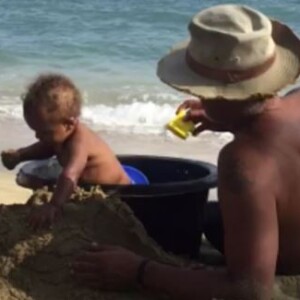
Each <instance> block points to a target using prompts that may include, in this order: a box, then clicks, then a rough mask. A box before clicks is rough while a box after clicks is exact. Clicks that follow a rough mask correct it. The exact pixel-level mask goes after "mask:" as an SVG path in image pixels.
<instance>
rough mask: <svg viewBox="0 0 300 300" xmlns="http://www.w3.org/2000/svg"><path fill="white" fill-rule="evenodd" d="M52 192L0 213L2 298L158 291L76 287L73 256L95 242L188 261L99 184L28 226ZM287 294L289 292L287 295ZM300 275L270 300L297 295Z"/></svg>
mask: <svg viewBox="0 0 300 300" xmlns="http://www.w3.org/2000/svg"><path fill="white" fill-rule="evenodd" d="M50 195H51V193H50V192H48V191H46V190H40V191H36V192H35V193H34V194H33V196H32V197H31V198H30V199H29V205H8V206H4V207H3V208H2V211H1V218H0V237H1V238H0V299H1V300H54V299H55V300H67V299H68V300H69V299H72V300H79V299H80V300H94V299H95V300H96V299H98V300H100V299H101V300H115V299H116V300H117V299H118V300H127V299H128V300H129V299H131V300H147V299H149V300H150V299H161V298H159V297H158V296H153V295H149V294H146V293H141V292H138V291H128V292H122V293H118V292H103V291H96V290H90V289H87V288H83V287H81V286H79V285H78V284H77V283H76V281H75V280H74V278H72V277H71V274H70V271H69V263H70V262H71V260H72V258H73V257H74V255H76V254H78V253H79V251H81V250H82V249H84V248H85V247H86V246H88V245H90V243H91V242H93V241H97V242H98V243H99V244H101V243H108V244H118V245H122V246H124V247H127V248H129V249H131V250H134V251H136V252H137V253H140V254H143V255H145V256H148V257H151V258H153V259H157V260H159V261H162V262H166V263H171V264H174V265H178V266H180V265H187V264H188V263H191V264H192V263H193V262H187V261H186V260H184V259H182V258H179V257H175V256H173V255H171V254H169V253H166V252H164V251H163V250H162V249H161V248H160V247H159V246H158V245H157V244H156V243H155V241H153V240H152V239H151V238H149V237H148V236H147V234H146V232H145V230H144V228H143V226H142V224H141V223H140V222H139V221H138V220H137V219H136V218H135V217H134V215H133V213H132V211H131V210H130V208H129V207H128V206H127V205H126V204H124V203H123V202H122V201H121V200H120V199H119V197H117V196H111V197H108V198H107V197H105V195H104V194H103V192H102V191H101V190H99V189H94V190H92V191H90V192H84V191H82V190H78V191H77V192H76V193H75V194H74V195H73V199H72V201H71V202H70V203H68V204H66V205H65V207H64V217H63V219H62V220H60V221H59V222H58V223H57V224H56V225H55V226H54V227H53V228H52V229H51V230H41V231H38V232H34V231H32V230H31V229H30V228H28V226H27V225H26V220H27V216H28V213H29V211H30V209H31V207H30V206H32V205H39V204H40V203H42V202H45V201H48V199H49V197H50ZM288 295H290V296H288ZM299 295H300V277H297V276H295V277H280V278H278V279H277V282H276V285H275V287H274V298H273V299H274V300H283V299H285V300H288V299H290V300H291V299H299Z"/></svg>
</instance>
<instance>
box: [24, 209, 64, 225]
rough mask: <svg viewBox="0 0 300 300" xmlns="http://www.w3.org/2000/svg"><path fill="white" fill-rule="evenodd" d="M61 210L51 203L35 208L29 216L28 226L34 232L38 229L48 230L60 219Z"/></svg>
mask: <svg viewBox="0 0 300 300" xmlns="http://www.w3.org/2000/svg"><path fill="white" fill-rule="evenodd" d="M60 215H61V208H60V207H58V206H56V205H53V204H51V203H46V204H44V205H42V206H40V207H38V208H35V209H34V210H33V211H32V212H31V213H30V216H29V220H28V223H29V226H30V227H31V228H33V229H34V230H36V229H39V228H49V227H51V226H52V225H53V223H54V222H55V221H56V220H57V219H58V218H59V217H60Z"/></svg>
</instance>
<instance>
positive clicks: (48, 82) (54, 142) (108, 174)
mask: <svg viewBox="0 0 300 300" xmlns="http://www.w3.org/2000/svg"><path fill="white" fill-rule="evenodd" d="M80 110H81V95H80V92H79V90H78V89H77V88H76V86H75V85H74V84H73V83H72V81H71V80H70V79H68V78H67V77H65V76H62V75H56V74H47V75H41V76H39V77H38V78H37V79H36V80H35V81H34V82H33V83H32V84H31V85H30V86H29V88H28V91H27V93H26V95H25V97H24V99H23V114H24V119H25V121H26V123H27V124H28V126H29V127H30V128H31V129H32V130H33V131H34V132H35V136H36V138H37V139H38V142H37V143H34V144H32V145H30V146H28V147H25V148H21V149H18V150H8V151H3V152H2V153H1V156H2V162H3V165H4V166H5V167H6V168H8V169H10V170H11V169H14V168H15V167H16V166H17V165H18V164H19V163H21V162H24V161H27V160H36V159H46V158H50V157H52V156H54V155H55V156H56V157H57V159H58V161H59V163H60V165H61V166H62V172H61V174H60V176H59V178H58V180H57V185H56V189H55V191H54V194H53V197H52V199H51V201H50V203H49V204H45V205H44V206H42V207H41V208H40V209H38V210H37V211H34V212H33V213H31V216H30V218H29V223H30V225H31V226H32V227H34V228H37V227H40V226H47V225H48V226H49V225H51V224H52V223H53V221H54V220H55V219H56V217H57V216H58V215H59V213H60V211H61V209H60V208H61V206H62V204H63V203H64V202H65V201H67V200H68V199H69V197H70V196H71V194H72V192H73V191H74V188H75V187H76V185H77V183H78V181H80V182H82V183H85V184H113V185H115V184H118V185H126V184H130V182H131V181H130V179H129V177H128V176H127V174H126V173H125V171H124V170H123V168H122V166H121V165H120V163H119V161H118V159H117V158H116V156H115V155H114V153H113V152H112V150H111V149H110V148H109V147H108V145H107V144H106V143H105V142H104V141H103V140H102V139H101V138H100V137H99V136H98V135H96V134H95V133H94V132H93V131H92V130H90V129H89V128H88V127H87V126H86V125H84V124H83V123H81V122H80V120H79V116H80Z"/></svg>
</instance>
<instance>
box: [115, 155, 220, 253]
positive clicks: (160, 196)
mask: <svg viewBox="0 0 300 300" xmlns="http://www.w3.org/2000/svg"><path fill="white" fill-rule="evenodd" d="M119 159H120V161H121V162H122V164H127V165H130V166H133V167H135V168H138V169H139V170H141V171H142V172H144V174H145V175H146V176H147V177H148V179H149V181H150V185H132V186H126V187H122V188H121V189H120V193H121V198H122V199H123V200H124V201H125V202H126V203H127V204H128V205H129V206H130V207H131V209H132V210H133V211H134V213H135V215H136V216H137V217H138V218H139V219H140V221H141V222H142V223H143V225H144V226H145V228H146V230H147V232H148V234H149V235H150V236H151V237H152V238H153V239H155V240H156V241H157V242H158V243H159V244H160V245H161V246H162V247H163V248H164V249H165V250H166V251H170V252H173V253H175V254H184V255H188V256H190V257H193V258H196V257H197V256H198V253H199V248H200V244H201V234H202V226H203V223H202V222H203V209H204V205H205V203H206V201H207V198H208V191H209V189H210V188H213V187H216V185H217V171H216V167H215V166H214V165H212V164H209V163H205V162H202V161H195V160H188V159H181V158H170V157H159V156H133V155H129V156H119Z"/></svg>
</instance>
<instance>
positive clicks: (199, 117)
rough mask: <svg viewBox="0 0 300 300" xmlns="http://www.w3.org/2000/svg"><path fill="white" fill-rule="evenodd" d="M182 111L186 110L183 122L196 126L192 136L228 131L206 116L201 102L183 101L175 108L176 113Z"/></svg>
mask: <svg viewBox="0 0 300 300" xmlns="http://www.w3.org/2000/svg"><path fill="white" fill-rule="evenodd" d="M182 109H185V110H188V111H187V114H186V116H185V121H192V122H193V123H194V124H196V128H195V130H194V131H193V135H198V134H199V133H201V132H202V131H204V130H211V131H229V128H228V127H226V126H224V125H223V124H220V123H216V122H214V121H213V120H211V119H210V118H209V117H208V116H207V114H206V112H205V109H204V107H203V104H202V102H201V100H194V99H189V100H185V101H184V102H183V103H182V104H181V105H180V106H179V107H178V108H177V113H178V112H179V111H180V110H182Z"/></svg>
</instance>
